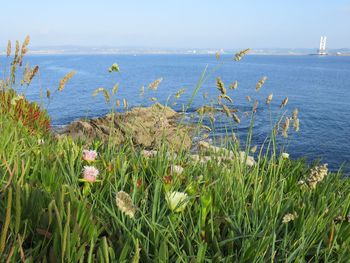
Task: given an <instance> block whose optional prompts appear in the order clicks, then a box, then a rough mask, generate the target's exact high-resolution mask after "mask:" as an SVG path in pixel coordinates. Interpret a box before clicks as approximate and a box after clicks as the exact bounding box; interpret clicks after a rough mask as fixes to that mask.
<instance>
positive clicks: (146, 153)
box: [141, 150, 157, 158]
mask: <svg viewBox="0 0 350 263" xmlns="http://www.w3.org/2000/svg"><path fill="white" fill-rule="evenodd" d="M141 154H142V155H143V156H144V157H145V158H153V157H155V156H156V155H157V151H155V150H151V151H148V150H142V151H141Z"/></svg>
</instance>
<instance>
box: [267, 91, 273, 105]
mask: <svg viewBox="0 0 350 263" xmlns="http://www.w3.org/2000/svg"><path fill="white" fill-rule="evenodd" d="M272 97H273V94H272V93H271V94H270V95H269V96H268V97H267V98H266V104H267V105H269V104H270V103H271V101H272Z"/></svg>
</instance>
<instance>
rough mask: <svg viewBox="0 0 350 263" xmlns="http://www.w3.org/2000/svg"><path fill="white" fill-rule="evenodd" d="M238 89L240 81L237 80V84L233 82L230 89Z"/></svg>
mask: <svg viewBox="0 0 350 263" xmlns="http://www.w3.org/2000/svg"><path fill="white" fill-rule="evenodd" d="M237 87H238V81H237V80H235V82H233V83H232V84H231V85H230V89H237Z"/></svg>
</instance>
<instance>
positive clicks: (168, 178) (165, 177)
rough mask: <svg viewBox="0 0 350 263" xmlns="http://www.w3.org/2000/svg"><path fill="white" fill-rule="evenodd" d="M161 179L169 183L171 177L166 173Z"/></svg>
mask: <svg viewBox="0 0 350 263" xmlns="http://www.w3.org/2000/svg"><path fill="white" fill-rule="evenodd" d="M163 180H164V183H165V184H171V182H172V180H173V178H172V177H171V176H170V175H166V176H164V177H163Z"/></svg>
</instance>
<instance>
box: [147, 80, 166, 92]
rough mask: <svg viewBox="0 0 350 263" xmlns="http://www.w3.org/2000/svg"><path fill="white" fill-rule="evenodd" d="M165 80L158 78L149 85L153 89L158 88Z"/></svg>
mask: <svg viewBox="0 0 350 263" xmlns="http://www.w3.org/2000/svg"><path fill="white" fill-rule="evenodd" d="M162 81H163V78H159V79H156V80H155V81H153V82H152V83H151V84H149V85H148V88H149V89H151V90H157V89H158V86H159V84H160V83H161V82H162Z"/></svg>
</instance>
